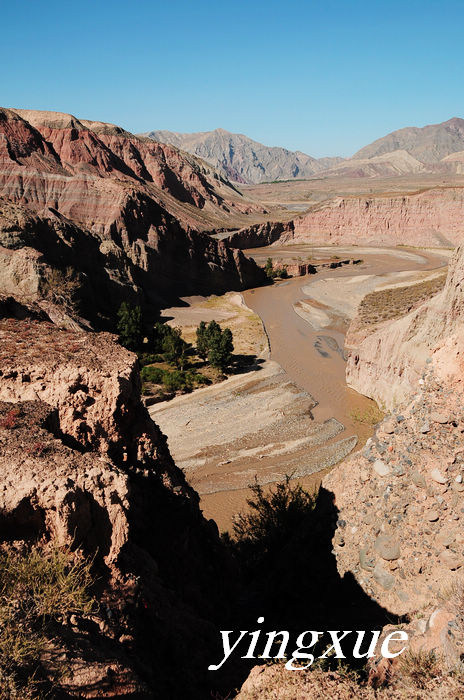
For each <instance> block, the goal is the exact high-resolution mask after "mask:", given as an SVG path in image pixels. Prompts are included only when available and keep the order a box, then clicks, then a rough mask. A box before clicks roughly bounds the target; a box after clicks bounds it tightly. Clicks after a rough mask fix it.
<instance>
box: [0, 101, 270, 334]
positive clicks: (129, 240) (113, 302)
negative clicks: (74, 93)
mask: <svg viewBox="0 0 464 700" xmlns="http://www.w3.org/2000/svg"><path fill="white" fill-rule="evenodd" d="M0 134H1V140H0V213H1V216H0V236H1V241H0V243H1V248H0V253H1V256H2V263H3V264H2V272H1V278H2V281H1V285H0V289H1V290H2V291H4V292H6V293H15V294H19V293H23V294H32V297H30V299H33V298H37V294H38V292H39V291H40V288H41V286H43V281H44V276H45V275H44V268H45V271H46V269H47V268H50V267H57V268H59V269H60V270H63V269H64V268H66V267H68V266H69V267H71V268H72V269H73V274H74V277H75V278H78V281H79V284H80V285H81V287H82V291H81V292H80V296H81V298H82V299H83V301H84V302H85V299H89V300H92V299H93V302H92V301H89V302H88V303H87V304H85V303H84V308H83V309H82V312H83V314H84V315H86V316H87V317H89V318H91V320H93V321H95V320H96V318H97V317H98V316H99V317H100V322H102V323H103V322H104V320H105V318H106V319H107V318H108V317H109V316H111V315H112V314H113V315H114V311H115V308H117V306H118V304H119V303H120V302H121V300H122V299H124V298H126V299H129V300H133V301H138V302H139V303H141V304H142V305H147V306H150V305H153V306H159V305H160V304H162V303H164V302H165V300H166V299H173V298H176V297H177V296H178V295H182V294H191V293H199V292H200V293H205V292H206V293H208V292H213V291H216V292H222V291H225V290H226V289H230V288H233V289H242V288H244V287H249V286H253V285H255V284H259V283H260V282H261V281H262V280H263V277H262V274H261V273H260V271H259V270H258V268H257V267H256V265H255V264H254V263H253V262H252V261H249V260H248V259H246V258H245V257H244V256H243V255H242V254H241V253H239V252H238V251H232V250H230V249H229V248H227V246H225V245H224V244H222V243H220V242H218V241H215V240H213V239H211V238H210V237H209V236H207V235H206V234H204V233H202V231H203V230H204V229H210V228H214V227H215V226H220V225H224V224H225V223H227V222H230V221H242V222H243V221H244V220H246V219H247V217H248V216H249V215H251V216H252V218H254V217H255V216H257V217H258V218H259V217H261V216H263V212H264V210H263V207H261V206H260V205H258V204H256V203H253V202H249V201H246V200H245V199H244V198H243V196H242V195H241V194H240V193H239V192H238V191H237V190H235V189H234V188H233V187H232V186H231V185H230V184H229V183H228V182H227V181H226V180H224V179H223V178H221V176H220V175H219V174H218V173H217V172H216V171H214V170H213V169H212V168H210V167H209V166H208V165H207V164H206V163H203V162H201V161H199V160H198V159H196V158H194V157H193V156H189V155H188V154H183V153H180V152H179V151H178V150H177V149H176V148H173V147H171V146H166V145H163V144H157V143H154V142H153V141H151V140H149V139H140V138H137V137H135V136H133V135H132V134H129V133H128V132H125V131H124V130H123V129H120V128H119V127H116V126H113V125H110V124H103V123H100V122H89V121H85V120H82V121H80V120H78V119H76V118H75V117H73V116H72V115H66V114H61V113H54V112H37V111H24V110H9V109H2V110H0ZM19 270H20V271H21V274H19Z"/></svg>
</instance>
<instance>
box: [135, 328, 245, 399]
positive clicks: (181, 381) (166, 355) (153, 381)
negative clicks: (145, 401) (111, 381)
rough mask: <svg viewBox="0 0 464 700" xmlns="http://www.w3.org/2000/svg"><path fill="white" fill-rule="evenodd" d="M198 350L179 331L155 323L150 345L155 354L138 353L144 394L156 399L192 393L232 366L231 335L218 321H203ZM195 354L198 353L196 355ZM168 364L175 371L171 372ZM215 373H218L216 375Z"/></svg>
mask: <svg viewBox="0 0 464 700" xmlns="http://www.w3.org/2000/svg"><path fill="white" fill-rule="evenodd" d="M196 341H197V344H196V348H195V349H194V348H193V347H192V345H191V344H190V343H187V342H186V341H185V340H184V339H183V338H182V331H181V329H180V328H172V327H171V326H169V325H167V324H165V323H159V322H158V323H156V324H155V326H154V329H153V338H152V342H151V346H152V349H153V350H154V351H155V352H154V353H146V352H139V359H140V363H141V365H142V371H141V376H142V381H143V387H142V391H143V394H144V395H145V396H149V395H151V396H155V397H156V399H157V400H163V399H167V398H170V397H172V394H174V393H177V392H190V391H193V390H194V389H196V388H198V387H200V386H203V385H204V384H210V383H211V381H212V380H217V379H219V378H220V377H221V376H222V375H219V374H218V371H219V372H221V373H222V372H224V371H225V370H226V369H227V367H228V366H229V365H230V362H231V359H232V352H233V349H234V345H233V337H232V332H231V330H230V329H229V328H224V329H222V328H221V327H220V325H219V324H218V323H216V321H211V322H210V323H209V324H208V325H207V324H206V323H205V322H204V321H202V322H201V323H200V325H199V326H198V328H197V330H196ZM195 351H196V352H195ZM169 365H171V366H173V367H175V368H176V369H175V370H173V369H170V367H169ZM215 371H216V373H215Z"/></svg>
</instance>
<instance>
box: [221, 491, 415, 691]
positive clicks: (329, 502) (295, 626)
mask: <svg viewBox="0 0 464 700" xmlns="http://www.w3.org/2000/svg"><path fill="white" fill-rule="evenodd" d="M337 522H338V527H339V528H341V529H343V527H350V524H349V523H346V524H344V523H343V522H340V521H338V509H337V508H336V506H335V504H334V498H333V494H332V493H331V492H329V491H327V490H326V489H323V488H321V489H320V491H319V495H318V498H317V501H316V505H315V508H314V510H313V511H312V512H311V513H310V514H309V516H308V517H307V518H306V519H305V522H304V524H303V525H302V526H301V528H299V531H298V532H295V533H294V534H293V535H292V536H291V537H290V538H289V540H288V542H287V543H285V544H284V546H283V547H282V548H281V549H280V551H276V552H272V553H271V554H270V556H269V557H268V558H267V559H266V560H265V561H263V562H262V565H261V566H260V568H259V570H256V571H255V572H253V573H252V574H251V575H249V576H246V575H244V577H243V581H242V595H241V599H240V601H239V604H238V606H237V611H236V621H235V625H234V634H233V635H231V638H232V640H234V641H235V640H236V639H237V638H238V636H239V633H238V630H250V631H253V630H257V629H262V630H263V634H262V640H261V642H260V643H258V644H257V646H256V655H257V656H259V654H260V653H262V651H263V648H264V645H265V642H266V639H267V637H266V636H265V633H266V632H268V631H271V630H287V631H288V632H289V633H290V642H289V644H288V648H287V656H288V658H290V654H291V653H292V652H293V651H294V650H295V649H296V648H297V645H296V639H297V637H298V635H299V634H301V633H302V632H304V631H305V630H317V631H321V632H323V631H324V632H326V631H327V630H340V631H342V630H352V631H358V630H365V631H366V639H365V644H364V645H363V646H362V647H361V653H363V652H364V651H367V647H368V645H369V642H370V641H371V638H372V637H371V634H367V632H369V633H371V632H373V631H374V630H380V629H382V627H383V626H385V625H386V624H399V623H400V622H401V621H402V620H401V619H399V618H398V617H397V616H395V615H393V614H392V613H390V612H389V611H388V610H386V609H385V608H383V607H381V606H380V605H378V604H377V603H376V602H375V601H374V600H373V599H371V598H370V597H369V596H368V595H367V594H366V592H365V591H364V590H363V589H362V588H361V586H360V585H359V584H358V583H357V581H356V579H355V577H354V576H353V574H351V573H346V574H345V575H344V576H343V577H341V576H340V575H339V573H338V570H337V565H336V559H335V555H334V554H333V552H332V549H333V544H332V538H333V536H334V533H335V529H336V526H337ZM258 617H264V622H263V623H262V624H258V623H257V619H258ZM229 629H230V628H229ZM355 639H356V635H355V634H352V635H348V636H347V637H346V639H345V641H343V642H342V645H341V646H342V648H343V650H344V653H345V654H346V662H344V663H347V664H348V665H350V666H353V667H355V666H358V667H359V666H360V665H364V663H365V661H366V660H365V659H361V660H356V659H353V657H352V650H353V645H354V643H355ZM249 644H250V636H249V635H248V638H244V640H243V644H241V645H239V646H238V647H237V649H236V651H235V652H234V654H232V655H231V657H230V659H229V661H228V662H226V663H225V664H224V667H223V669H224V670H223V671H219V672H217V677H216V678H214V675H215V673H211V681H212V683H211V686H212V687H213V686H214V685H215V683H216V682H218V684H217V685H216V687H215V689H214V690H212V697H215V698H221V697H224V698H227V697H233V689H234V688H238V687H240V685H241V684H242V683H243V682H244V681H245V679H246V677H247V675H248V674H249V672H250V670H251V668H252V666H254V665H255V664H256V663H263V661H262V660H261V659H259V658H257V659H256V660H253V661H248V660H243V659H240V656H242V655H244V654H246V653H247V649H248V646H249ZM330 644H331V641H330V640H329V637H328V635H324V637H322V639H321V641H320V644H319V646H318V647H317V648H316V650H314V649H311V650H310V651H311V652H312V653H314V656H315V657H317V655H318V654H319V655H320V654H321V653H323V651H324V650H325V649H326V648H327V647H328V646H329V645H330ZM279 645H280V638H279V639H278V640H277V648H278V647H279ZM240 650H241V651H240ZM350 655H351V658H350ZM222 657H223V654H221V655H220V657H219V659H222ZM234 657H235V658H234ZM218 662H219V660H216V659H215V660H213V661H212V663H218ZM227 665H228V668H226V667H227ZM215 693H216V694H215ZM221 693H222V695H221ZM228 694H229V695H228Z"/></svg>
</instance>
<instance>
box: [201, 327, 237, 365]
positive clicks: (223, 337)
mask: <svg viewBox="0 0 464 700" xmlns="http://www.w3.org/2000/svg"><path fill="white" fill-rule="evenodd" d="M233 351H234V343H233V337H232V331H231V330H230V328H224V329H222V328H221V326H220V325H219V324H218V323H216V321H211V322H210V323H208V325H206V323H205V321H201V322H200V325H199V326H198V328H197V353H198V356H199V357H201V359H202V360H206V359H208V362H209V363H210V365H212V366H213V367H216V368H218V369H220V370H222V371H223V372H224V370H225V369H226V368H227V367H228V366H229V364H230V361H231V359H232V353H233Z"/></svg>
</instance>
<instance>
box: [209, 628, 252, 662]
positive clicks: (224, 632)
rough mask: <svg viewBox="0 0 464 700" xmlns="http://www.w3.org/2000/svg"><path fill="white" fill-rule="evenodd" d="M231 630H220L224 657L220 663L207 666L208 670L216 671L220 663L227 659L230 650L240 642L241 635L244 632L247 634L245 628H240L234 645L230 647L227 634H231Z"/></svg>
mask: <svg viewBox="0 0 464 700" xmlns="http://www.w3.org/2000/svg"><path fill="white" fill-rule="evenodd" d="M233 632H234V631H233V630H221V637H222V648H223V650H224V658H223V659H222V661H221V663H220V664H211V665H210V666H208V671H217V670H218V669H220V668H221V666H222V664H223V663H224V662H225V661H227V659H228V658H229V656H230V655H231V654H232V652H233V651H234V649H235V648H236V647H237V645H238V644H240V642H241V641H242V639H243V637H244V636H245V635H246V634H248V632H247V630H240V637H239V638H238V639H237V641H236V642H235V644H234V646H233V647H231V646H230V644H229V634H233ZM226 635H227V638H226Z"/></svg>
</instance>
